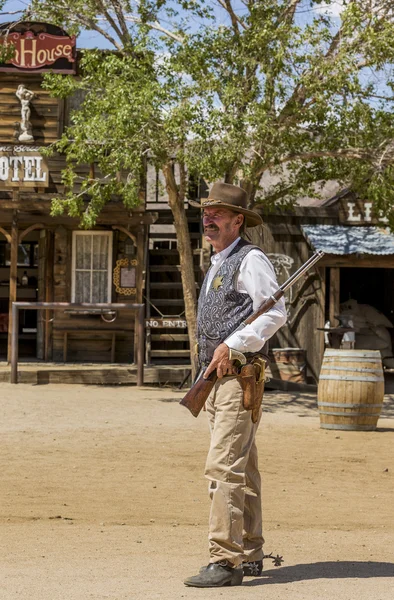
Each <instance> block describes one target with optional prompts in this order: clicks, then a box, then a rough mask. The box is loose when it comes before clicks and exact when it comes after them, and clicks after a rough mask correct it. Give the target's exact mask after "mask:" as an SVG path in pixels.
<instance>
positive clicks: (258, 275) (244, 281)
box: [206, 238, 287, 352]
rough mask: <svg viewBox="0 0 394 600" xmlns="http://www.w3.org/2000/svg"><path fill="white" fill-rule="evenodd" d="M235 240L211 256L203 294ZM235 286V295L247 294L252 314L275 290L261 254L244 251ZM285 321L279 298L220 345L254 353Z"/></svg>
mask: <svg viewBox="0 0 394 600" xmlns="http://www.w3.org/2000/svg"><path fill="white" fill-rule="evenodd" d="M239 240H240V238H237V239H236V240H235V241H234V242H233V243H232V244H230V246H227V248H225V249H224V250H222V251H221V252H218V253H216V254H214V255H213V256H212V258H211V263H212V266H211V269H210V271H209V273H208V281H207V288H206V291H207V293H208V290H209V288H210V286H211V283H212V281H213V279H214V277H215V275H216V273H217V272H218V270H219V269H220V267H221V265H222V264H223V262H224V261H225V260H226V258H227V256H228V255H229V254H230V252H231V251H232V250H233V248H235V246H236V245H237V244H238V242H239ZM236 287H237V291H238V292H240V293H241V294H248V295H249V296H250V297H251V298H252V300H253V310H254V311H255V310H257V309H258V308H259V306H261V304H262V303H263V301H264V300H266V298H269V297H270V296H272V294H274V293H275V292H276V291H277V290H278V287H279V286H278V283H277V281H276V276H275V271H274V268H273V266H272V264H271V263H270V261H269V260H268V258H267V257H266V256H265V254H263V253H262V252H259V251H258V250H251V251H250V252H248V254H247V255H246V256H245V258H244V259H243V261H242V262H241V266H240V269H239V273H238V277H237V281H236ZM286 319H287V315H286V308H285V301H284V298H281V299H280V300H279V301H278V302H277V303H276V304H275V306H273V307H272V308H271V309H270V310H269V311H268V312H266V313H265V314H263V315H261V316H260V317H258V318H257V319H256V320H255V321H253V323H251V324H250V325H246V327H244V328H243V329H242V330H240V331H237V332H236V333H233V334H231V335H230V336H229V337H228V338H227V339H226V340H224V343H225V344H226V345H227V346H228V347H229V348H233V349H234V350H238V351H239V352H258V351H259V350H261V348H262V347H263V346H264V344H265V342H266V341H267V340H269V338H270V337H272V336H273V335H274V333H275V332H276V331H278V329H279V328H280V327H282V325H284V323H286Z"/></svg>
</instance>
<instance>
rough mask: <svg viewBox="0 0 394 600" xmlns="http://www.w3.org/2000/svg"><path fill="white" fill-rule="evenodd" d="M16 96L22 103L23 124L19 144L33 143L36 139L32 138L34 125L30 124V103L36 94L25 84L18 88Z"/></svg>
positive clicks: (21, 124)
mask: <svg viewBox="0 0 394 600" xmlns="http://www.w3.org/2000/svg"><path fill="white" fill-rule="evenodd" d="M15 93H16V96H17V98H19V100H20V102H21V117H22V120H21V123H20V133H19V137H18V141H19V142H33V141H34V138H33V136H32V132H31V131H32V125H31V123H30V115H31V110H30V102H31V100H32V99H33V98H34V95H35V94H34V92H31V91H30V90H28V89H27V88H26V87H25V86H24V85H23V84H21V85H19V86H18V89H17V90H16V92H15Z"/></svg>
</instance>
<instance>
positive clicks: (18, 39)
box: [0, 22, 76, 73]
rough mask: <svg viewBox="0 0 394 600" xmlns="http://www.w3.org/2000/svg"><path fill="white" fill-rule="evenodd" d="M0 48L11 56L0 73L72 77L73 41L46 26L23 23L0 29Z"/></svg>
mask: <svg viewBox="0 0 394 600" xmlns="http://www.w3.org/2000/svg"><path fill="white" fill-rule="evenodd" d="M0 45H2V46H4V45H7V46H8V47H11V49H12V56H11V58H9V59H8V60H7V61H6V62H5V63H0V71H3V72H4V71H10V72H18V73H31V72H36V73H40V72H43V71H48V70H49V71H52V72H54V73H74V72H75V64H76V63H75V58H76V38H75V36H74V35H73V36H69V35H68V34H67V33H66V32H65V31H63V29H61V28H60V27H57V26H55V25H50V24H47V23H30V22H23V23H18V24H17V25H14V26H12V27H11V28H8V26H7V25H4V24H2V25H1V26H0Z"/></svg>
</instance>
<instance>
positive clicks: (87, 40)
mask: <svg viewBox="0 0 394 600" xmlns="http://www.w3.org/2000/svg"><path fill="white" fill-rule="evenodd" d="M174 4H177V2H176V0H174ZM212 4H216V5H217V4H218V3H217V2H216V1H214V0H213V2H212ZM28 5H29V1H28V0H7V2H6V3H5V6H4V8H3V10H2V11H1V12H2V14H0V23H6V22H8V21H12V20H13V19H16V18H18V15H17V14H16V15H14V16H10V15H6V14H4V13H5V12H7V11H12V12H14V11H19V10H24V9H25V8H26V7H27V6H28ZM233 6H234V7H236V8H237V11H239V12H241V11H242V9H244V7H243V6H242V3H241V2H240V1H239V0H233ZM341 10H342V0H336V1H334V2H333V3H332V4H330V6H327V5H325V4H324V3H322V4H321V6H320V7H318V8H316V9H315V12H327V13H328V14H331V16H332V17H334V18H336V17H339V15H340V13H341ZM311 14H312V13H311V11H310V9H309V7H308V8H307V7H306V8H305V10H301V11H300V14H299V17H298V19H299V21H300V24H305V23H306V22H307V21H308V20H309V19H310V16H311ZM196 27H198V23H197V21H196ZM77 47H78V48H113V46H112V44H110V42H108V41H107V40H106V39H105V38H104V37H103V36H101V35H100V34H99V33H96V32H94V31H82V33H81V34H80V35H79V36H78V41H77Z"/></svg>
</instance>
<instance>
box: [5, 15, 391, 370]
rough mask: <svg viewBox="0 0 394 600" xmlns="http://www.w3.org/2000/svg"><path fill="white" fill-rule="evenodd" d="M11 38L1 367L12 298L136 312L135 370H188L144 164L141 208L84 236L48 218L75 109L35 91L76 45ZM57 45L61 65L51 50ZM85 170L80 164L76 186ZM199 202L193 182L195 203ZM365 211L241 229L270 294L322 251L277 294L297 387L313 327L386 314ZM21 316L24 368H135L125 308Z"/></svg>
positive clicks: (120, 208)
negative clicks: (266, 269)
mask: <svg viewBox="0 0 394 600" xmlns="http://www.w3.org/2000/svg"><path fill="white" fill-rule="evenodd" d="M14 33H15V34H18V36H19V37H18V38H17V39H16V38H15V43H17V44H19V45H18V50H19V54H18V56H17V57H16V58H18V60H19V63H18V64H17V65H11V66H10V65H9V64H7V65H4V64H3V65H0V111H1V112H0V360H5V359H7V356H8V357H9V355H10V329H11V318H12V317H11V310H10V309H11V304H12V302H13V301H15V300H24V301H31V302H34V301H40V302H44V301H46V302H69V303H80V302H91V303H103V302H136V303H145V306H146V363H147V364H148V365H150V364H162V365H172V364H178V365H182V364H183V365H189V362H190V356H189V344H188V336H187V326H186V322H185V318H184V301H183V293H182V284H181V278H180V267H179V254H178V250H177V243H176V231H175V229H174V225H173V219H172V215H171V212H170V211H169V208H168V203H167V198H166V195H165V193H164V192H163V189H164V188H163V185H162V183H163V182H161V181H160V175H159V174H158V173H157V172H156V171H155V170H154V169H153V167H150V166H149V165H148V168H147V178H146V182H147V185H146V190H145V197H144V198H143V199H142V202H141V206H140V207H138V208H136V209H135V210H133V211H130V210H128V209H126V208H125V207H124V205H123V203H122V202H121V200H119V199H114V200H113V201H111V202H109V203H108V204H107V205H106V207H105V209H104V210H103V212H102V213H101V215H100V218H99V220H98V222H97V226H96V227H95V228H94V230H91V231H83V230H81V229H80V228H79V220H78V219H72V218H70V217H68V216H65V215H63V216H56V217H53V216H51V214H50V212H51V200H52V198H53V196H54V195H59V194H60V195H61V194H62V193H63V192H64V188H63V184H62V180H61V171H62V169H63V168H64V166H65V161H64V157H62V156H61V155H54V156H52V157H51V158H45V157H44V156H43V155H42V154H41V150H42V148H43V147H46V146H47V145H48V144H51V143H52V142H54V141H56V140H57V139H59V137H60V136H61V134H62V132H63V130H64V127H65V126H66V125H67V123H68V122H69V113H70V110H71V109H72V108H75V106H76V103H75V99H73V98H71V99H70V100H67V101H63V100H57V99H54V98H52V97H51V96H50V94H49V92H47V91H45V90H44V89H43V88H42V85H41V83H42V76H43V72H44V71H45V70H46V69H48V68H50V69H52V70H56V69H57V70H58V71H59V72H75V59H76V54H75V40H74V39H73V38H69V37H68V36H67V34H66V33H65V32H64V31H62V30H61V29H59V28H57V27H53V26H50V25H47V24H37V23H36V24H34V23H25V24H23V23H21V24H19V25H18V26H17V27H16V28H15V31H14ZM43 34H44V38H45V35H46V34H48V35H49V36H50V38H48V40H49V41H48V40H47V41H45V43H44V46H43V48H41V49H40V46H39V42H38V36H39V35H41V36H42V35H43ZM55 38H56V46H55V47H56V48H58V50H57V52H58V54H60V55H61V56H60V58H58V55H55V54H54V52H53V44H54V43H55V42H54V41H53V40H54V39H55ZM40 43H41V42H40ZM51 44H52V46H51ZM41 50H42V52H41V54H40V53H39V52H40V51H41ZM51 52H52V53H51ZM62 52H63V54H62ZM34 53H35V54H34ZM52 59H53V60H52ZM34 61H35V62H34ZM39 61H41V62H43V64H42V65H41V64H38V63H39ZM51 61H52V62H51ZM56 61H58V62H56ZM59 61H60V62H59ZM32 62H34V65H32ZM22 63H23V64H22ZM44 63H45V64H44ZM13 67H14V68H13ZM91 168H92V167H91V165H85V166H82V167H81V168H80V171H81V175H82V174H84V175H86V174H88V173H89V172H90V169H91ZM207 193H208V189H207V187H206V186H205V187H204V184H203V183H201V184H200V188H199V190H198V192H197V196H198V197H203V196H206V195H207ZM185 208H187V213H188V221H189V229H190V234H191V242H192V245H193V255H194V270H195V276H196V284H197V287H199V285H200V284H201V281H202V278H203V276H204V273H205V271H206V270H207V268H208V266H209V262H210V249H209V247H207V245H206V244H205V243H204V240H203V237H202V230H201V215H200V212H199V211H198V210H196V209H192V208H190V207H187V206H185ZM372 208H373V207H372V205H371V204H370V203H368V202H363V201H362V200H360V199H357V198H354V197H353V196H352V195H351V194H349V193H347V192H344V193H342V194H339V195H338V196H335V197H334V198H331V199H330V200H328V201H326V202H324V203H322V204H321V205H320V206H308V207H302V206H298V207H296V208H295V209H294V210H293V211H289V212H280V211H277V212H275V213H270V214H264V211H262V216H263V219H264V224H263V226H262V227H259V228H255V229H251V230H249V231H248V236H249V238H250V240H251V241H252V242H253V243H256V244H257V245H259V246H261V247H262V248H263V249H264V251H265V252H266V253H267V254H268V256H269V257H270V259H271V261H272V263H273V265H274V267H275V270H276V274H277V278H278V281H279V283H283V282H284V281H285V280H286V279H287V278H288V277H289V276H290V275H291V274H292V273H293V272H294V271H295V270H296V269H297V268H298V267H299V266H301V264H302V263H303V262H305V261H306V260H307V258H308V257H309V256H310V255H311V253H312V252H313V251H314V250H316V249H322V250H324V251H325V257H324V258H323V259H322V260H321V261H320V262H319V263H318V265H317V266H316V267H314V268H313V269H312V270H311V271H310V272H309V273H308V274H307V275H306V276H305V277H304V279H303V280H300V281H299V282H297V284H296V285H295V286H294V287H293V288H292V289H291V290H290V291H289V292H288V294H287V309H288V322H287V324H286V326H284V327H283V328H282V329H281V330H280V331H279V332H278V334H277V335H276V336H275V337H274V339H273V340H272V342H271V347H272V348H277V349H279V350H285V354H286V349H291V350H292V351H293V350H294V352H295V353H296V354H297V351H299V354H298V358H297V361H298V363H299V364H298V366H299V367H300V368H301V367H302V362H303V361H304V362H305V365H306V368H305V370H304V371H303V373H305V381H308V382H316V381H317V380H318V377H319V372H320V366H321V362H322V358H323V352H324V331H322V330H323V329H324V327H325V323H326V322H327V321H330V323H331V325H332V326H333V325H337V324H338V321H337V319H336V317H337V315H338V313H339V311H340V305H341V304H342V303H343V302H345V301H347V300H348V299H349V297H352V298H353V299H355V300H357V301H358V302H359V303H364V304H369V305H371V306H373V307H375V308H376V309H378V310H379V311H381V312H382V313H383V314H384V315H385V316H386V317H387V318H388V319H389V320H391V319H392V317H393V306H394V277H393V274H394V270H393V268H394V242H393V236H392V235H391V234H390V233H388V232H386V231H385V230H384V223H383V229H382V223H381V220H380V219H379V217H378V216H377V215H374V214H373V210H372ZM257 210H261V209H259V208H258V209H257ZM330 227H331V228H332V229H327V228H330ZM319 228H320V229H319ZM368 239H370V240H371V243H370V244H369V245H368ZM20 317H21V318H20V329H19V347H20V357H21V358H22V359H32V360H45V361H55V362H57V361H59V362H67V361H72V362H76V361H79V362H85V363H86V362H103V363H106V362H116V363H132V362H133V361H134V354H135V350H134V344H135V335H134V315H133V314H132V313H131V312H130V311H128V312H120V311H119V312H118V313H117V314H115V313H108V312H106V313H105V314H103V311H102V310H96V311H95V310H90V311H80V310H79V311H76V310H73V309H72V308H69V309H66V310H64V311H56V312H51V313H50V312H49V311H47V312H41V311H40V312H39V313H37V312H36V311H26V312H23V311H22V313H21V315H20ZM391 331H392V330H391ZM279 354H280V352H279ZM300 357H301V358H300ZM290 377H291V374H290Z"/></svg>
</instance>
